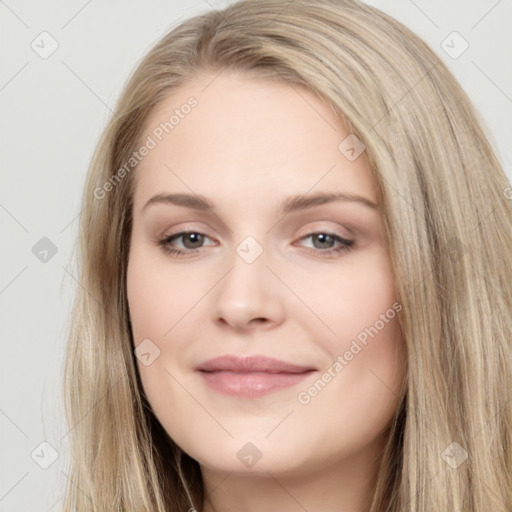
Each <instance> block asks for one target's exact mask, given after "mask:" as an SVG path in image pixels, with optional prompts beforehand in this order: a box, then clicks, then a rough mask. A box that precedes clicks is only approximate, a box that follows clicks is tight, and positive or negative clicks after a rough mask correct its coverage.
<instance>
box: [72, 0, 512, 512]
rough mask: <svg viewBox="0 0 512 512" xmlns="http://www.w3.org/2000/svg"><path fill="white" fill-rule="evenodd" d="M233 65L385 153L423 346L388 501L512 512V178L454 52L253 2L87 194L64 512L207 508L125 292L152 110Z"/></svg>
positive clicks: (373, 13) (131, 97)
mask: <svg viewBox="0 0 512 512" xmlns="http://www.w3.org/2000/svg"><path fill="white" fill-rule="evenodd" d="M226 69H233V70H238V71H240V72H243V73H248V74H252V75H254V76H258V77H263V78H267V79H268V80H279V81H286V82H288V83H289V84H290V85H292V86H295V85H302V86H306V87H308V88H309V89H310V90H311V91H313V92H315V93H316V94H318V96H319V97H321V98H322V99H323V100H324V101H325V102H326V104H327V105H329V107H330V108H332V109H333V110H334V111H335V112H336V113H337V114H338V115H339V116H340V118H341V119H342V120H343V121H344V122H345V123H346V125H347V126H348V127H349V129H350V131H351V132H352V133H354V134H355V135H356V136H357V137H358V138H359V139H360V140H361V141H362V142H363V143H364V145H365V146H366V150H365V155H366V157H367V158H368V160H369V162H370V164H371V168H372V173H373V175H374V178H375V180H376V183H377V184H378V189H379V194H380V201H381V205H382V214H383V223H384V228H385V235H386V238H387V243H388V246H389V253H390V257H391V259H392V263H393V267H394V270H395V276H396V277H395V279H396V293H397V296H398V299H399V302H400V303H401V304H402V306H403V310H402V312H401V315H400V326H401V330H402V333H403V336H404V342H405V347H406V352H407V379H406V390H405V392H404V395H403V396H402V397H400V398H401V402H400V407H399V408H398V410H397V413H396V417H395V418H394V420H393V422H392V424H391V425H390V426H389V429H390V436H389V442H388V445H387V447H386V450H385V454H384V457H383V462H382V464H381V467H380V472H379V475H378V483H377V486H376V488H375V493H374V497H373V503H372V506H371V512H384V511H388V512H391V511H400V512H405V511H409V512H438V511H440V510H442V511H445V510H454V511H464V512H477V511H478V512H483V511H485V512H487V511H490V510H492V511H493V512H507V511H508V512H510V510H512V439H511V432H512V408H511V407H510V403H507V400H510V398H511V396H510V395H511V390H512V363H511V360H512V358H511V340H512V314H511V313H512V306H511V305H512V292H511V290H512V265H511V262H512V232H511V226H512V202H511V201H510V199H507V190H508V191H510V189H509V188H507V187H508V186H509V183H508V181H507V178H506V176H505V174H504V172H503V170H502V168H501V167H500V164H499V162H498V160H497V158H496V157H495V155H494V153H493V150H492V147H491V145H490V143H489V142H488V139H487V138H486V135H485V133H484V129H483V127H482V125H483V123H482V121H481V120H480V119H479V117H478V116H477V114H476V113H475V111H474V110H473V107H472V105H471V103H470V101H469V99H468V97H467V96H466V94H465V93H464V91H463V90H462V88H461V87H460V85H459V84H458V83H457V81H456V80H455V79H454V78H453V76H452V74H451V73H450V72H449V71H448V69H447V68H446V66H445V65H444V64H443V63H442V61H441V60H440V59H439V57H438V56H436V54H435V53H434V52H433V51H432V50H431V49H430V48H429V47H428V46H427V45H426V44H425V43H424V42H422V41H421V40H420V39H419V38H418V37H417V36H415V35H414V34H413V33H411V32H410V31H409V30H408V29H406V28H405V27H404V26H403V25H401V24H400V23H398V22H397V21H395V20H394V19H392V18H390V17H389V16H387V15H385V14H383V13H382V12H380V11H378V10H376V9H375V8H372V7H369V6H367V5H365V4H362V3H359V2H357V1H356V0H295V1H293V2H290V3H288V2H283V1H282V0H245V1H241V2H238V3H236V4H233V5H231V6H229V7H227V8H226V9H224V10H223V11H220V12H216V11H211V12H208V13H206V14H204V15H200V16H196V17H194V18H191V19H189V20H187V21H185V22H182V23H181V24H179V25H178V26H177V27H175V28H174V29H173V30H171V31H170V32H169V33H168V34H167V35H165V36H164V37H163V38H162V39H161V40H160V41H159V42H158V43H157V44H156V46H155V47H154V48H153V49H152V50H151V51H150V52H149V53H148V54H147V55H146V56H145V57H144V59H143V60H142V61H141V62H140V64H139V65H138V67H137V69H136V70H135V71H134V73H133V75H132V76H131V78H130V80H129V81H128V83H127V85H126V87H125V89H124V91H123V93H122V95H121V97H120V99H119V101H118V104H117V106H116V108H115V115H114V116H113V117H112V119H111V121H110V123H109V124H108V126H107V128H106V130H105V132H104V133H103V135H102V137H101V139H100V142H99V144H98V147H97V149H96V151H95V154H94V156H93V159H92V162H91V165H90V169H89V173H88V176H87V182H86V186H85V190H84V195H83V204H82V207H83V211H82V214H81V217H80V231H79V247H78V249H79V253H78V257H77V260H76V273H77V279H78V281H79V282H80V285H81V286H80V287H78V289H77V295H76V299H75V304H74V310H73V316H72V322H71V328H70V336H69V343H68V351H67V359H66V366H65V380H64V394H65V399H66V410H67V415H68V422H69V428H70V434H69V435H70V436H71V467H70V470H69V474H68V484H67V489H66V498H65V511H66V512H71V511H80V512H88V511H90V512H92V511H93V510H95V511H96V510H108V511H109V512H114V511H119V512H120V511H148V512H149V511H151V512H156V511H158V512H164V511H165V512H169V511H178V510H179V511H180V512H183V511H185V510H188V509H189V508H191V507H195V508H196V509H197V510H201V508H202V500H203V498H204V496H203V493H204V491H203V487H202V481H201V474H200V470H199V466H198V464H197V462H196V461H194V460H193V459H191V458H190V457H188V455H186V454H185V453H183V452H182V451H181V449H180V448H179V447H177V446H176V445H175V444H174V442H173V441H172V440H171V439H170V438H169V436H168V435H167V433H166V432H165V431H164V430H163V428H162V426H161V425H160V424H159V423H158V421H157V420H156V419H155V417H154V415H153V413H152V411H151V408H150V406H149V404H148V402H147V400H146V398H145V396H144V393H143V389H142V386H141V382H140V379H139V375H138V372H137V366H136V364H135V357H134V353H133V344H132V339H131V327H130V318H129V313H128V306H127V298H126V268H127V261H128V253H129V246H130V233H131V215H132V197H133V178H134V174H135V172H136V170H135V168H134V169H133V170H131V169H129V170H128V171H127V172H126V175H125V176H124V174H125V173H122V174H123V179H118V178H119V174H120V173H119V169H121V168H122V166H123V165H124V164H125V163H126V162H127V161H128V160H129V158H130V155H132V153H133V152H134V150H136V149H137V143H138V139H139V137H140V136H141V132H142V129H143V125H144V122H145V120H146V119H147V116H148V113H149V112H150V110H151V109H152V108H153V107H154V106H155V105H156V104H158V103H159V102H160V101H161V100H162V99H163V98H164V97H166V96H167V95H168V94H169V93H171V92H172V91H174V90H175V89H176V88H178V87H180V85H183V84H184V83H185V82H186V81H187V80H189V79H192V78H193V77H194V76H195V75H196V74H197V73H200V72H211V73H213V74H212V76H215V75H216V74H218V73H221V72H222V71H223V70H226ZM198 108H200V104H199V106H198ZM340 142H341V141H340ZM116 177H117V178H116ZM113 178H116V179H117V181H116V182H115V183H114V185H115V186H112V187H108V193H102V194H99V193H98V190H99V188H102V189H103V190H106V188H105V186H104V184H105V183H107V182H109V181H110V182H111V183H113V181H112V180H113ZM508 195H509V194H508Z"/></svg>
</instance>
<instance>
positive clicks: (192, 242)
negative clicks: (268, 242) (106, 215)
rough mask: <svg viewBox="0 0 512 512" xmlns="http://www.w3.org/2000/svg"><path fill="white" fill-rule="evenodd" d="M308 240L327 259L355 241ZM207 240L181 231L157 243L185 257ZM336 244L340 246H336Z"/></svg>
mask: <svg viewBox="0 0 512 512" xmlns="http://www.w3.org/2000/svg"><path fill="white" fill-rule="evenodd" d="M308 238H310V239H311V240H312V241H313V245H314V246H315V245H316V246H317V247H313V248H309V249H310V251H311V252H313V253H316V254H320V255H322V256H327V257H329V256H336V255H337V254H338V253H340V252H342V251H349V250H351V248H352V246H353V245H354V240H347V239H345V238H343V237H341V236H339V235H336V234H335V233H329V232H323V231H318V232H314V233H310V234H309V235H306V236H304V237H302V238H301V239H300V240H307V239H308ZM180 239H182V245H183V246H184V247H183V248H177V247H175V246H174V243H175V241H176V240H180ZM206 239H208V240H210V238H209V237H208V236H207V235H205V234H204V233H200V232H198V231H181V232H179V233H175V234H173V235H170V236H167V237H165V238H163V239H161V240H158V242H157V243H158V245H160V247H161V248H162V250H163V251H164V252H165V253H166V254H171V255H174V256H184V255H186V254H194V253H196V252H198V251H199V249H201V248H202V247H203V243H204V241H205V240H206ZM336 244H338V245H337V246H336ZM210 245H215V244H210ZM318 246H319V247H318Z"/></svg>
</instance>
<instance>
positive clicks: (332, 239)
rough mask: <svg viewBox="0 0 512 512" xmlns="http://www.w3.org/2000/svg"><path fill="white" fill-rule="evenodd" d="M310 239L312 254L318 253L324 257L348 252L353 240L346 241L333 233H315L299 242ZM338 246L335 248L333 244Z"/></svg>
mask: <svg viewBox="0 0 512 512" xmlns="http://www.w3.org/2000/svg"><path fill="white" fill-rule="evenodd" d="M308 238H310V239H311V240H312V242H313V246H315V245H316V247H313V248H312V252H314V253H319V254H321V255H325V256H335V255H336V254H338V253H340V252H342V251H350V250H351V249H352V246H353V245H354V240H347V239H346V238H343V237H341V236H339V235H336V234H335V233H329V232H324V231H317V232H315V233H310V234H309V235H306V236H304V237H302V238H301V240H307V239H308ZM336 243H338V244H339V245H338V246H337V247H335V244H336Z"/></svg>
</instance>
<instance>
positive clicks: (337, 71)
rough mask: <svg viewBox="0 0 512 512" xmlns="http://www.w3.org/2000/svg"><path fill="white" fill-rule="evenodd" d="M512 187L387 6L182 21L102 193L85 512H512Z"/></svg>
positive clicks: (98, 197)
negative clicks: (511, 193) (384, 11)
mask: <svg viewBox="0 0 512 512" xmlns="http://www.w3.org/2000/svg"><path fill="white" fill-rule="evenodd" d="M509 191H510V188H509V184H508V182H507V179H506V176H505V174H504V173H503V170H502V169H501V167H500V165H499V163H498V161H497V159H496V157H495V155H494V154H493V151H492V149H491V146H490V145H489V143H488V141H487V140H486V137H485V135H484V132H483V130H482V128H481V127H480V125H479V122H478V120H477V116H476V114H475V113H474V111H473V108H472V106H471V104H470V102H469V100H468V98H467V96H466V95H465V93H464V92H463V91H462V90H461V88H460V86H459V85H458V84H457V82H456V81H455V80H454V78H453V77H452V75H451V74H450V73H449V71H448V70H447V69H446V67H445V66H444V65H443V63H442V62H441V61H440V60H439V58H438V57H437V56H436V55H435V54H434V53H433V52H432V51H431V50H430V49H429V48H428V47H427V46H426V45H425V44H424V43H423V42H422V41H421V40H419V39H418V38H417V37H416V36H415V35H413V34H412V33H411V32H410V31H408V30H407V29H405V28H404V27H403V26H402V25H401V24H399V23H397V22H396V21H395V20H393V19H391V18H389V17H388V16H386V15H384V14H382V13H381V12H379V11H378V10H376V9H374V8H371V7H369V6H366V5H364V4H360V3H358V2H355V1H353V0H336V1H335V0H321V1H312V0H298V1H296V2H292V3H290V4H285V3H283V2H282V1H275V0H264V1H261V0H257V1H256V0H245V1H242V2H239V3H236V4H234V5H232V6H230V7H228V8H226V9H225V10H223V11H222V12H211V13H208V14H206V15H204V16H198V17H196V18H193V19H190V20H188V21H185V22H183V23H182V24H180V25H179V26H178V27H176V28H175V29H174V30H172V31H171V32H170V33H169V34H168V35H166V36H165V37H164V38H163V39H162V40H161V41H160V42H159V43H158V44H157V45H156V46H155V47H154V48H153V49H152V50H151V51H150V52H149V54H148V55H147V56H146V57H145V58H144V59H143V60H142V62H141V63H140V64H139V66H138V68H137V69H136V71H135V73H134V74H133V76H132V78H131V79H130V81H129V83H128V84H127V86H126V88H125V90H124V92H123V94H122V96H121V98H120V100H119V103H118V105H117V108H116V115H115V116H114V118H113V119H112V121H111V122H110V124H109V126H108V127H107V129H106V131H105V133H104V136H103V137H102V139H101V142H100V144H99V146H98V148H97V151H96V153H95V156H94V158H93V161H92V163H91V167H90V171H89V175H88V179H87V183H86V188H85V191H84V199H83V201H84V208H85V209H84V211H83V213H82V216H81V227H80V251H81V260H80V282H81V284H82V286H83V289H79V290H78V295H77V298H76V304H75V309H74V313H73V321H72V329H71V335H70V340H69V348H68V355H67V366H66V388H65V391H66V397H67V404H68V414H69V422H70V426H71V427H73V430H72V435H73V441H72V468H71V472H70V484H69V487H68V493H67V497H66V508H65V510H69V511H71V510H80V511H81V512H82V511H87V510H91V511H92V510H109V511H112V510H119V511H128V510H130V511H132V510H141V511H142V510H146V511H156V510H158V511H170V510H173V511H174V510H176V511H177V510H180V511H182V510H188V509H195V510H202V511H205V512H210V511H221V510H222V511H227V510H235V509H236V510H248V511H252V510H261V509H264V510H273V509H274V508H275V509H276V510H277V509H279V510H281V511H282V510H304V509H305V510H310V511H313V510H323V511H327V510H329V511H335V510H336V511H337V510H340V511H341V510H351V511H371V512H377V511H379V512H380V511H417V512H420V511H421V512H430V511H434V510H436V511H437V510H464V511H465V512H477V511H487V510H493V511H502V512H505V511H507V510H510V509H512V485H511V484H512V482H511V476H510V475H511V474H512V472H511V469H512V453H511V448H510V447H511V429H510V426H511V422H512V418H511V410H510V404H509V400H510V393H511V390H512V385H511V380H512V371H511V360H510V340H511V336H512V332H511V320H510V312H511V304H512V296H511V295H512V294H511V292H510V282H511V281H512V271H511V269H510V265H509V262H510V257H511V255H512V235H511V231H510V226H511V221H512V209H511V203H510V200H509V199H508V198H507V196H509V194H508V192H509ZM324 244H325V245H324Z"/></svg>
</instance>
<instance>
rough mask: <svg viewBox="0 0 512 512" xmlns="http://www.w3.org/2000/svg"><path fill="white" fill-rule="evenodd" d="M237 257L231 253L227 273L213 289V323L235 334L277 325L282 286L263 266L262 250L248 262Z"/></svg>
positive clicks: (281, 308)
mask: <svg viewBox="0 0 512 512" xmlns="http://www.w3.org/2000/svg"><path fill="white" fill-rule="evenodd" d="M240 254H242V255H243V253H240ZM240 254H239V253H237V252H236V251H233V255H232V257H231V259H230V269H229V271H228V272H227V273H226V274H225V275H224V277H223V278H222V279H221V280H220V282H219V283H218V285H217V286H216V287H215V288H214V290H215V293H214V294H212V301H213V304H214V307H213V316H214V317H213V320H214V322H215V323H217V324H221V325H223V326H230V327H231V328H232V329H234V330H237V331H239V332H240V331H244V330H248V329H249V330H250V329H254V328H255V327H257V326H260V328H265V329H268V328H272V327H275V326H277V325H279V324H281V323H282V322H283V319H284V313H285V308H284V302H283V298H284V291H283V284H282V283H281V282H280V281H279V279H278V278H277V277H276V276H275V274H274V273H273V272H272V271H271V270H270V269H269V268H268V267H267V258H266V253H265V251H263V253H262V254H260V255H259V256H258V257H257V258H256V259H255V260H254V261H252V262H250V260H247V259H245V258H244V257H242V256H240Z"/></svg>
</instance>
